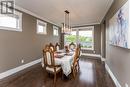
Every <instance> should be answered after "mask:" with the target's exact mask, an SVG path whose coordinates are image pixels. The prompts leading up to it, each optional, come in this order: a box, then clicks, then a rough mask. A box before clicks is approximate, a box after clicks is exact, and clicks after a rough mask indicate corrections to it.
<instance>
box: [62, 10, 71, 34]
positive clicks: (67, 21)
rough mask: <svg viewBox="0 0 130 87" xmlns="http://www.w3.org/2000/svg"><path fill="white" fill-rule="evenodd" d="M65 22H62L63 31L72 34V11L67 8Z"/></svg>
mask: <svg viewBox="0 0 130 87" xmlns="http://www.w3.org/2000/svg"><path fill="white" fill-rule="evenodd" d="M64 12H65V16H64V23H62V33H63V34H71V26H70V17H69V16H70V15H69V14H70V12H69V11H68V10H65V11H64Z"/></svg>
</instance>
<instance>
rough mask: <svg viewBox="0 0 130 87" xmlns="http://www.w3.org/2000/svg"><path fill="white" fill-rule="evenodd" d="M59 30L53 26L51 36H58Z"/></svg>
mask: <svg viewBox="0 0 130 87" xmlns="http://www.w3.org/2000/svg"><path fill="white" fill-rule="evenodd" d="M58 30H59V28H58V27H57V26H53V35H54V36H58V34H59V31H58Z"/></svg>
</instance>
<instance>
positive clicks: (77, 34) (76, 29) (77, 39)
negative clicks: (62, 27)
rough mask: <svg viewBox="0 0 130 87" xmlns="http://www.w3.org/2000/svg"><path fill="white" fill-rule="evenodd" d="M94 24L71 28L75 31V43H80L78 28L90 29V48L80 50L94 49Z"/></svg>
mask: <svg viewBox="0 0 130 87" xmlns="http://www.w3.org/2000/svg"><path fill="white" fill-rule="evenodd" d="M94 28H95V27H94V26H87V27H77V28H72V31H76V44H79V43H80V40H79V32H80V30H86V31H87V30H92V48H81V49H82V50H94Z"/></svg>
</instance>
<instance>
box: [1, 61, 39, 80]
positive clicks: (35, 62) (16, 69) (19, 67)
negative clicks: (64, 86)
mask: <svg viewBox="0 0 130 87" xmlns="http://www.w3.org/2000/svg"><path fill="white" fill-rule="evenodd" d="M40 62H41V59H38V60H34V61H32V62H30V63H27V64H24V65H21V66H18V67H16V68H13V69H10V70H7V71H5V72H2V73H0V79H3V78H5V77H8V76H10V75H12V74H15V73H17V72H19V71H21V70H24V69H26V68H28V67H30V66H32V65H35V64H37V63H40Z"/></svg>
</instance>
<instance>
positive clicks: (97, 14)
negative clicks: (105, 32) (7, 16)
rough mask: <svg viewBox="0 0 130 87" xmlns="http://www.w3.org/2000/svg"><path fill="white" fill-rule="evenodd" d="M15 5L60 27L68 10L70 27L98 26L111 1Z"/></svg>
mask: <svg viewBox="0 0 130 87" xmlns="http://www.w3.org/2000/svg"><path fill="white" fill-rule="evenodd" d="M15 1H16V5H17V6H19V7H21V8H24V9H26V10H29V11H31V12H33V13H35V14H37V15H38V16H40V17H42V18H45V19H47V20H49V21H51V22H52V23H55V24H57V25H61V23H63V21H64V11H65V10H69V11H70V16H71V25H72V26H79V25H80V26H81V25H90V24H99V23H100V22H101V21H102V19H103V17H104V16H105V14H106V13H107V11H108V9H109V8H110V6H111V4H112V2H113V0H15Z"/></svg>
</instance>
